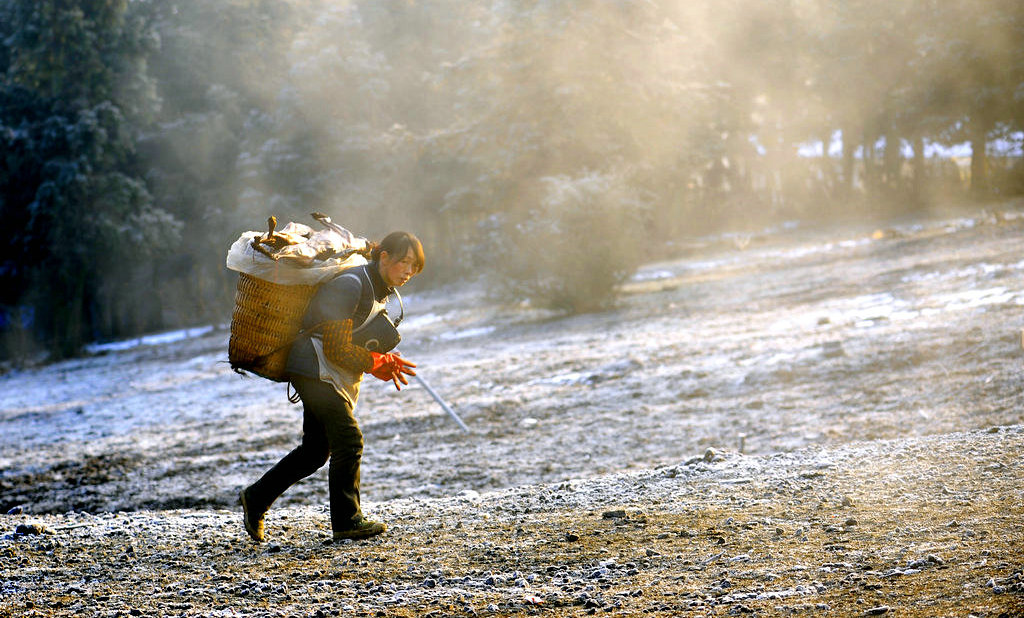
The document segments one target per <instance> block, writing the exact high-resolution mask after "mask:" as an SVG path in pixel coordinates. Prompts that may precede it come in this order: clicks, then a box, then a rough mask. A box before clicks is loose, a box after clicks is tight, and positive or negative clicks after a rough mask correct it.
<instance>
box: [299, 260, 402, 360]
mask: <svg viewBox="0 0 1024 618" xmlns="http://www.w3.org/2000/svg"><path fill="white" fill-rule="evenodd" d="M345 273H354V274H357V275H358V276H359V277H358V278H359V281H356V280H355V279H353V278H352V277H342V276H338V277H335V278H334V279H332V280H330V281H328V282H327V283H324V284H322V285H321V286H320V288H319V289H318V290H317V292H316V294H315V295H314V296H313V299H312V300H310V301H309V307H308V308H307V309H306V314H305V315H304V316H303V318H302V329H303V334H300V335H299V337H298V339H296V340H295V344H294V345H293V346H292V350H291V353H290V354H289V355H288V365H287V371H288V373H289V374H291V375H300V376H306V377H308V378H317V379H319V377H320V364H319V362H318V361H317V356H316V351H315V350H313V344H312V343H310V335H311V334H312V332H311V331H313V330H314V329H315V327H316V326H317V325H318V324H322V323H324V322H330V321H333V320H349V319H351V320H352V323H353V328H358V327H359V325H361V324H362V323H363V322H364V321H366V318H367V316H369V315H370V311H371V310H372V309H373V301H374V300H377V301H378V302H383V301H384V300H385V299H387V297H388V295H389V294H391V292H392V291H393V288H390V287H388V286H387V285H386V284H385V283H384V279H382V278H381V276H380V268H379V266H378V263H377V262H370V263H369V264H366V265H364V266H356V267H355V268H351V269H348V270H346V271H344V273H343V274H345ZM364 273H365V275H368V276H369V280H370V282H371V283H372V286H370V285H367V284H366V279H367V277H366V276H364Z"/></svg>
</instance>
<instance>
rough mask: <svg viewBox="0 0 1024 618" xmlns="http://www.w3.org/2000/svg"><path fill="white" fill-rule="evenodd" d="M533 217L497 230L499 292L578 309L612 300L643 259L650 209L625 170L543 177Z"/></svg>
mask: <svg viewBox="0 0 1024 618" xmlns="http://www.w3.org/2000/svg"><path fill="white" fill-rule="evenodd" d="M540 182H541V191H540V196H541V197H540V199H539V203H538V204H537V206H536V207H535V208H532V209H530V210H529V216H528V217H526V218H525V219H519V220H517V221H516V222H515V223H508V224H506V225H504V226H502V227H503V228H504V229H501V230H500V231H498V230H495V232H496V236H492V238H491V239H492V242H491V243H489V244H490V250H491V251H492V252H493V253H492V257H494V258H495V270H496V274H497V277H495V279H494V282H495V284H496V287H497V289H498V290H500V291H501V292H503V293H504V294H506V295H509V296H511V297H513V298H518V299H522V300H526V299H528V300H530V301H531V302H532V303H534V304H536V305H538V306H546V307H551V308H556V309H563V310H567V311H571V312H582V311H591V310H596V309H602V308H605V307H607V306H608V305H610V304H611V303H612V302H613V301H614V298H615V287H616V286H617V285H618V284H620V283H622V282H623V281H624V280H625V279H627V278H628V277H630V276H631V275H632V274H633V273H634V272H635V271H636V268H637V266H638V265H639V263H640V260H641V259H642V247H643V242H642V241H643V238H642V237H641V234H642V232H643V229H644V221H645V219H646V213H647V210H648V206H647V204H646V203H645V202H644V200H643V199H641V197H640V195H639V194H638V193H637V192H636V191H635V190H633V189H631V188H630V187H629V186H628V185H627V184H626V182H625V181H624V179H623V178H622V177H621V176H619V175H614V174H601V173H588V174H586V175H582V176H577V177H568V176H550V177H545V178H542V179H541V181H540Z"/></svg>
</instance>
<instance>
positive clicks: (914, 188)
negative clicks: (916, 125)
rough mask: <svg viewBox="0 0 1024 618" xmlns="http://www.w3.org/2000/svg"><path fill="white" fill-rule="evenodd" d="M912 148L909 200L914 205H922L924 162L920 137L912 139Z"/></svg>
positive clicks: (922, 143)
mask: <svg viewBox="0 0 1024 618" xmlns="http://www.w3.org/2000/svg"><path fill="white" fill-rule="evenodd" d="M913 148H914V180H913V184H912V185H911V192H912V194H911V199H912V200H913V201H914V203H915V204H918V205H920V204H923V203H924V202H925V200H924V186H925V184H924V183H925V160H924V139H923V138H922V137H921V136H920V135H917V136H914V138H913Z"/></svg>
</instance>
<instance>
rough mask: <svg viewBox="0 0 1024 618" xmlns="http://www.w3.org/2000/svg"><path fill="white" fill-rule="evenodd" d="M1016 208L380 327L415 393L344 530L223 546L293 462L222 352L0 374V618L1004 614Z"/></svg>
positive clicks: (281, 436) (420, 309) (450, 305)
mask: <svg viewBox="0 0 1024 618" xmlns="http://www.w3.org/2000/svg"><path fill="white" fill-rule="evenodd" d="M1022 207H1024V205H1022V204H1004V205H1001V206H1000V207H999V208H998V209H990V210H989V211H971V212H966V213H955V214H946V215H944V216H937V217H933V218H929V219H919V220H916V221H903V222H888V223H887V224H885V225H872V226H861V227H846V228H835V227H833V228H814V229H812V228H809V227H807V226H787V227H783V228H779V229H775V230H767V231H764V232H758V233H752V234H742V235H723V236H717V237H713V238H700V239H691V240H690V241H689V242H688V243H686V244H685V245H681V246H680V247H678V248H677V251H678V252H679V255H681V257H680V258H677V259H673V260H671V261H665V262H661V263H654V264H648V265H646V266H645V267H644V268H643V269H642V270H641V271H640V272H639V273H638V275H637V276H636V277H635V278H634V279H633V280H632V281H630V282H629V283H628V284H626V285H625V286H624V288H623V290H622V294H621V302H620V305H619V307H618V308H616V309H615V310H612V311H608V312H604V313H595V314H587V315H581V316H574V317H564V316H560V315H557V314H554V313H551V312H546V311H543V310H540V309H536V308H533V307H530V306H528V305H514V306H513V305H509V304H507V303H500V302H497V301H495V300H492V299H490V298H488V297H487V296H486V294H484V293H483V292H482V291H480V288H477V287H475V286H472V285H466V286H462V287H458V288H447V289H444V290H437V291H432V292H429V293H419V294H412V295H411V296H410V297H409V298H407V299H406V309H407V314H408V316H409V317H408V318H407V321H406V325H405V327H404V328H403V336H404V338H405V341H406V342H405V343H403V345H402V349H403V352H404V354H405V355H406V356H408V357H410V358H412V359H413V360H415V361H417V362H418V363H419V366H420V369H421V370H422V371H421V375H422V376H423V377H424V378H426V379H427V380H428V381H429V383H430V384H431V385H432V386H434V387H435V389H436V390H437V391H438V392H439V393H441V394H442V395H444V396H445V397H446V398H447V399H448V401H449V402H450V403H451V404H452V406H453V408H454V409H455V410H456V411H457V412H458V413H459V415H460V416H461V417H462V418H463V419H464V420H465V422H466V424H467V425H468V427H469V428H470V432H469V433H465V432H463V431H462V430H461V429H460V428H459V426H458V425H457V424H455V423H454V422H453V421H452V420H451V419H450V418H448V416H447V415H446V414H445V413H444V412H443V411H442V410H441V409H440V408H439V407H438V406H437V405H436V403H435V402H434V401H433V400H432V399H431V398H430V397H429V396H428V394H427V393H426V392H425V391H424V390H423V389H422V388H420V387H418V386H416V385H415V384H414V385H413V386H412V387H411V388H408V389H406V390H403V391H402V392H401V393H397V392H394V390H393V389H390V390H389V388H386V387H385V385H384V384H383V383H373V384H370V383H367V385H366V386H365V387H364V392H363V399H362V401H361V402H360V409H359V417H360V422H361V425H362V428H363V431H364V433H365V435H366V442H367V449H366V453H365V455H364V468H363V495H364V508H365V510H366V511H367V514H368V515H370V516H372V517H375V518H382V519H384V520H386V521H387V522H388V523H389V524H390V526H391V530H390V531H389V533H388V534H386V535H385V536H383V537H381V538H379V539H375V540H372V541H368V542H363V543H345V544H337V545H336V544H332V543H330V541H329V538H330V534H329V530H328V528H327V514H326V510H325V508H324V505H325V503H326V478H325V474H324V472H323V471H322V472H321V473H318V474H317V475H315V476H314V477H311V478H310V479H308V480H306V481H304V482H303V483H301V484H299V485H297V486H296V487H294V488H293V489H292V490H291V491H290V492H289V493H287V494H286V495H285V496H284V497H283V498H282V499H281V500H280V501H279V502H278V503H277V504H276V505H275V508H274V510H273V511H272V512H271V514H270V515H269V516H268V521H267V532H268V535H269V537H270V539H269V543H267V544H265V545H262V546H254V545H253V544H251V543H250V542H249V541H248V539H247V537H246V536H245V534H244V532H243V530H242V528H241V525H240V520H239V514H238V512H237V507H236V506H235V500H236V496H237V491H238V489H239V488H240V487H242V486H244V485H245V484H247V483H249V482H251V481H252V480H254V479H255V478H257V477H258V476H259V475H260V474H261V473H262V472H263V471H264V470H266V469H267V468H268V467H269V466H270V465H272V463H273V462H274V461H276V460H277V459H278V458H280V457H281V456H282V455H283V454H284V453H286V452H287V451H288V450H289V449H290V448H292V446H294V444H295V443H296V441H297V439H298V432H299V430H300V422H299V418H300V410H299V408H298V407H295V406H291V405H290V404H288V402H287V400H286V393H285V388H284V386H283V385H279V384H272V383H269V382H266V381H264V380H259V379H253V378H243V377H240V376H237V375H235V374H233V373H232V372H231V371H230V369H229V368H228V366H227V363H226V362H225V361H226V347H227V345H226V344H227V333H226V331H225V330H224V329H223V328H214V329H207V330H200V331H196V332H193V333H191V334H192V335H195V336H192V337H189V338H183V339H181V340H179V341H170V342H166V341H164V342H162V341H161V340H160V339H159V338H156V339H153V340H150V341H143V342H137V343H139V344H140V345H134V346H132V345H127V344H125V345H122V346H119V348H120V349H114V350H107V351H101V353H99V354H98V355H96V356H92V357H89V358H84V359H79V360H75V361H69V362H64V363H59V364H53V365H48V366H44V367H39V368H33V369H27V370H20V371H12V372H9V373H7V374H6V375H4V376H2V377H0V384H2V386H3V388H2V389H0V469H2V472H0V512H4V513H6V512H8V511H11V513H10V514H8V515H0V535H3V536H2V538H0V569H2V573H3V578H2V583H0V615H7V614H11V615H79V614H86V615H88V614H93V615H116V614H122V615H128V614H131V613H134V614H136V615H204V616H218V615H253V616H279V615H280V616H287V615H299V616H303V615H317V614H321V615H340V614H349V613H354V614H356V615H369V616H376V615H380V616H415V615H428V614H433V615H437V616H445V615H472V614H476V615H516V614H524V615H527V614H542V615H579V614H586V613H592V614H599V615H633V614H640V613H654V614H661V615H737V614H752V615H766V616H769V615H792V614H804V615H822V614H824V615H837V616H845V615H849V616H855V615H897V616H945V615H950V616H952V615H955V616H967V615H975V616H1002V615H1005V616H1015V615H1020V614H1021V612H1022V611H1024V577H1022V574H1021V573H1022V570H1024V518H1022V513H1024V483H1022V476H1024V475H1022V468H1021V466H1022V464H1021V454H1022V452H1024V449H1022V447H1024V426H1022V418H1024V389H1022V388H1021V383H1022V381H1021V378H1022V377H1024V369H1022V365H1021V363H1022V360H1024V354H1022V349H1021V348H1022V327H1024V319H1022V309H1024V216H1022V214H1021V209H1022Z"/></svg>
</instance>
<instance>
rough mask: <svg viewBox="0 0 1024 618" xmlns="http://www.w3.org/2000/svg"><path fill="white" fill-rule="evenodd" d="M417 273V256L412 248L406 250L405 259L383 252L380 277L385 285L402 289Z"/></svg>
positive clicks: (381, 254)
mask: <svg viewBox="0 0 1024 618" xmlns="http://www.w3.org/2000/svg"><path fill="white" fill-rule="evenodd" d="M417 273H419V269H418V268H416V254H415V253H414V252H413V250H412V247H409V248H408V249H406V251H405V255H404V256H403V257H397V256H395V257H393V256H392V255H391V254H389V253H388V252H387V251H381V253H380V276H381V278H382V279H384V283H386V284H388V285H389V286H391V287H395V288H397V287H401V286H403V285H405V283H406V282H407V281H409V279H412V278H413V277H414V276H415V275H416V274H417Z"/></svg>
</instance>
